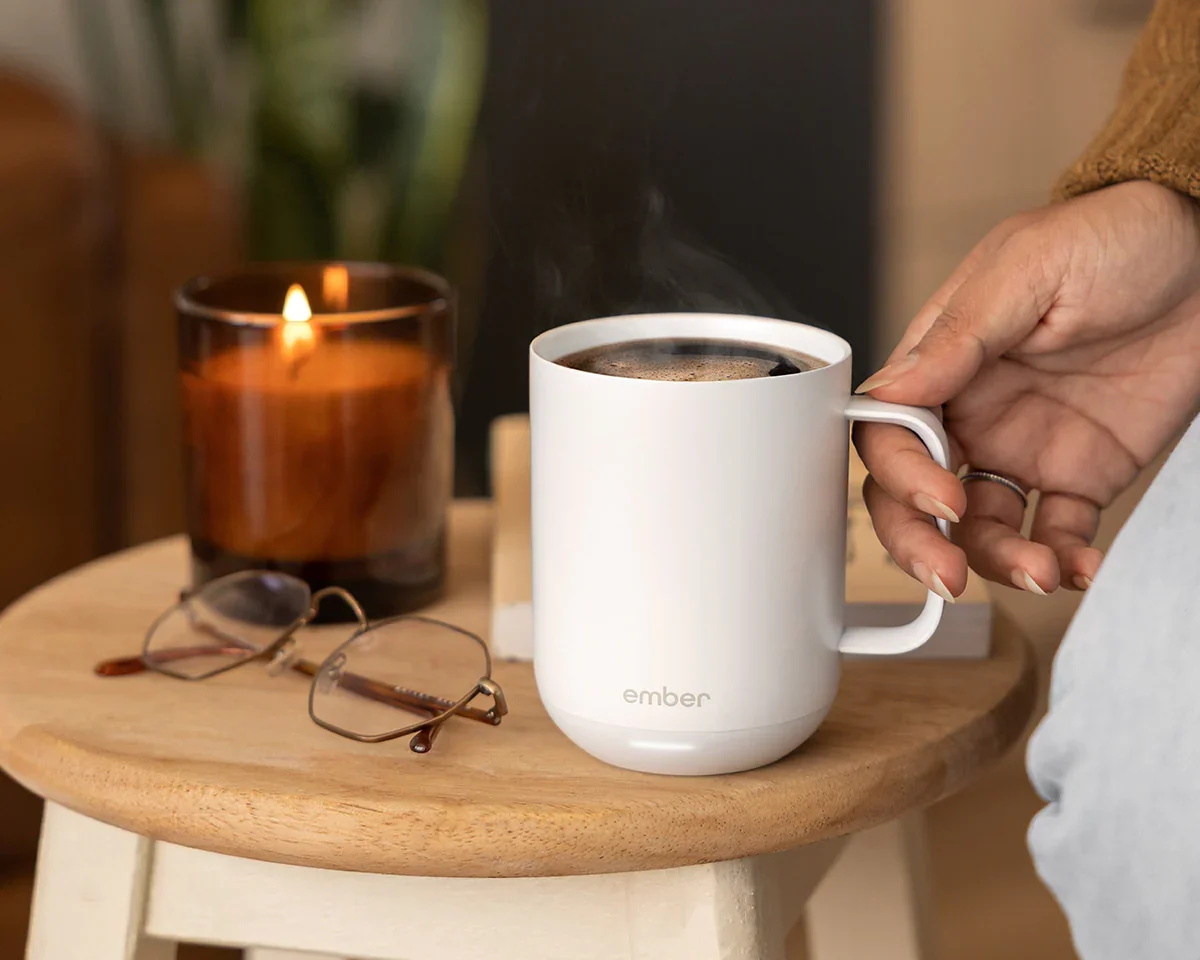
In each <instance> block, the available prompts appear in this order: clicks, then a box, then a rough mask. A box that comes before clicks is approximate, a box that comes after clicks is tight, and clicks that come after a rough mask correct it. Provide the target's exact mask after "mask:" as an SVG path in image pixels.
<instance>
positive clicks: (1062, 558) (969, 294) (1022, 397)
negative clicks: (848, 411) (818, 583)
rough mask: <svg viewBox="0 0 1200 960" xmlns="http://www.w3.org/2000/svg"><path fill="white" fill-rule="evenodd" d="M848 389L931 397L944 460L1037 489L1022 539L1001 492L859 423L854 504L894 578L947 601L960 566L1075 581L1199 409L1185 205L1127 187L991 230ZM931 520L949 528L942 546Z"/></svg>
mask: <svg viewBox="0 0 1200 960" xmlns="http://www.w3.org/2000/svg"><path fill="white" fill-rule="evenodd" d="M858 392H860V393H864V392H869V393H870V394H871V396H873V397H876V398H878V399H880V400H888V401H892V402H895V403H907V404H915V405H918V406H926V407H938V406H939V405H940V406H941V408H942V417H943V422H944V424H945V427H946V432H947V434H948V436H949V438H950V445H951V454H952V457H953V458H954V466H959V465H961V464H964V463H965V464H969V465H970V468H971V469H972V470H986V471H991V472H993V473H999V474H1003V475H1004V476H1007V477H1011V478H1012V479H1014V480H1016V481H1017V482H1018V483H1019V484H1020V485H1021V486H1023V487H1024V488H1025V489H1026V490H1034V489H1036V490H1039V491H1040V492H1041V493H1040V499H1039V500H1038V504H1037V511H1036V514H1035V516H1034V517H1033V523H1032V527H1031V530H1030V537H1029V539H1026V538H1025V537H1023V536H1022V535H1021V528H1022V523H1023V518H1024V509H1023V507H1022V503H1021V500H1020V498H1019V497H1018V496H1017V495H1016V494H1015V493H1014V492H1012V491H1011V490H1009V489H1007V488H1006V487H1003V486H1001V485H999V484H996V483H990V482H975V483H971V484H969V485H967V487H966V488H965V489H964V486H963V484H962V483H961V482H960V481H959V480H958V478H957V477H956V476H955V474H953V473H951V472H949V471H947V470H943V469H942V468H941V467H939V466H937V465H936V464H935V463H934V462H933V461H932V460H930V459H929V456H928V454H927V453H926V452H925V449H924V447H923V446H922V445H921V443H920V441H919V440H917V439H916V437H915V436H914V435H913V434H911V433H909V432H908V431H907V430H905V429H903V428H901V427H896V426H891V425H886V424H876V423H870V424H868V423H861V424H857V425H856V426H855V431H854V436H855V444H856V446H857V447H858V450H859V453H860V455H861V456H862V459H863V462H864V463H865V464H866V466H867V468H868V470H869V471H870V474H871V476H870V478H868V480H867V483H866V486H865V488H864V491H863V493H864V497H865V499H866V504H867V507H868V509H869V510H870V512H871V517H872V520H873V521H874V524H875V529H876V532H877V533H878V535H879V538H880V540H881V542H882V543H883V545H884V546H885V547H886V548H887V550H888V551H889V552H890V553H891V554H892V556H893V557H894V558H895V560H896V562H897V563H898V564H899V565H900V566H901V567H902V568H903V569H905V570H907V571H908V572H909V573H910V574H912V575H913V576H914V577H916V578H917V579H918V580H920V581H921V582H922V583H924V584H925V585H926V586H927V587H929V588H930V589H932V590H935V591H936V592H938V593H941V594H942V595H943V596H944V597H947V599H949V594H954V595H956V594H959V593H961V592H962V591H963V590H964V589H965V587H966V577H967V564H968V562H969V563H970V566H971V567H972V568H973V569H974V570H976V571H977V572H979V573H980V574H981V575H983V576H984V577H987V578H988V579H991V580H995V581H997V582H1000V583H1006V584H1012V585H1015V586H1017V587H1019V588H1021V589H1025V590H1030V591H1032V592H1035V593H1049V592H1050V591H1052V590H1055V589H1056V588H1057V587H1059V586H1060V585H1062V586H1066V587H1069V588H1074V589H1086V588H1087V586H1089V585H1090V583H1091V579H1092V578H1093V577H1094V576H1095V575H1096V571H1097V569H1098V568H1099V566H1100V561H1101V559H1102V558H1101V554H1100V551H1099V550H1097V549H1095V548H1094V547H1092V546H1091V543H1092V540H1093V538H1094V537H1095V535H1096V531H1097V527H1098V524H1099V518H1100V510H1101V508H1103V507H1106V506H1108V504H1110V503H1111V502H1112V501H1113V499H1114V498H1115V497H1116V496H1117V495H1118V494H1119V493H1120V492H1121V491H1122V490H1124V489H1125V488H1126V487H1127V486H1129V484H1130V483H1131V482H1132V481H1133V480H1134V478H1135V477H1136V476H1137V474H1138V472H1139V471H1140V470H1141V469H1142V468H1143V467H1145V466H1146V465H1147V464H1148V463H1149V462H1150V461H1151V460H1152V459H1153V458H1154V457H1155V456H1156V455H1157V454H1158V453H1160V452H1161V451H1162V450H1163V449H1164V447H1165V446H1166V445H1167V444H1168V443H1169V442H1170V441H1171V440H1172V439H1173V438H1174V436H1175V435H1176V433H1177V432H1178V430H1179V429H1180V428H1181V427H1182V426H1183V425H1184V424H1185V423H1186V422H1187V421H1188V419H1189V418H1190V417H1191V416H1193V415H1194V413H1195V411H1196V407H1197V401H1198V400H1200V207H1198V206H1197V204H1196V203H1194V202H1193V201H1192V200H1190V199H1189V198H1187V197H1185V196H1182V195H1181V194H1178V193H1175V192H1174V191H1172V190H1169V189H1167V188H1166V187H1161V186H1158V185H1156V184H1153V183H1150V182H1145V181H1136V182H1130V183H1123V184H1120V185H1117V186H1113V187H1108V188H1106V189H1104V190H1100V191H1098V192H1096V193H1092V194H1088V195H1085V196H1083V197H1080V198H1078V199H1075V200H1071V201H1068V202H1066V203H1063V204H1059V205H1056V206H1051V207H1047V208H1044V209H1041V210H1036V211H1033V212H1030V213H1027V214H1022V215H1020V216H1018V217H1014V218H1012V219H1011V220H1007V221H1005V222H1004V223H1002V224H1000V226H998V227H996V228H995V229H994V230H993V231H992V232H991V233H990V234H988V236H987V237H985V238H984V239H983V241H982V242H981V243H980V244H979V245H978V246H977V247H976V248H975V249H974V250H973V251H972V252H971V253H970V254H969V255H968V256H967V258H966V259H965V260H964V261H963V262H962V263H961V264H960V265H959V266H958V268H957V269H956V270H955V271H954V273H953V274H951V276H950V278H949V279H948V280H947V281H946V282H945V283H944V284H943V285H942V287H941V289H939V290H938V291H937V293H935V294H934V295H933V297H932V298H931V299H930V300H929V302H928V303H926V304H925V306H924V307H922V308H921V310H920V312H918V314H917V316H916V317H915V318H914V320H913V321H912V323H911V324H910V325H909V327H908V330H907V332H906V333H905V335H904V337H903V339H902V340H901V341H900V344H899V345H898V346H897V347H896V349H895V350H894V351H893V352H892V355H891V357H890V359H889V362H888V364H887V366H885V367H884V368H883V369H882V370H880V371H879V373H877V374H875V375H874V376H872V377H870V378H868V380H867V381H865V382H864V383H863V384H862V386H861V387H859V391H858ZM930 514H936V515H939V516H944V517H946V518H947V519H949V520H954V521H959V522H958V523H957V525H956V526H955V527H954V542H953V543H951V542H949V541H947V540H945V539H944V538H943V537H942V536H941V535H940V534H938V532H937V530H936V528H935V527H934V526H933V524H932V523H930V522H929V515H930ZM1147 562H1153V561H1152V560H1151V559H1150V558H1148V561H1147Z"/></svg>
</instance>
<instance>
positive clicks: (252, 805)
mask: <svg viewBox="0 0 1200 960" xmlns="http://www.w3.org/2000/svg"><path fill="white" fill-rule="evenodd" d="M998 633H999V634H1000V635H1001V636H1004V637H1005V640H1004V644H1003V646H1007V645H1009V644H1011V645H1012V646H1013V647H1014V648H1015V649H1014V650H1013V651H1012V652H1011V655H1013V656H1015V657H1017V658H1018V659H1019V661H1020V662H1019V666H1018V670H1019V675H1018V678H1017V680H1016V682H1015V683H1013V684H1012V685H1011V686H1010V687H1009V688H1008V689H1007V690H1006V692H1005V694H1004V696H1003V697H1002V698H1001V699H1000V700H999V701H998V702H997V703H996V704H994V705H993V706H991V707H990V708H989V709H987V710H985V711H981V712H980V713H979V714H978V715H977V716H975V717H973V718H972V719H971V720H970V721H968V722H967V723H965V724H964V725H963V726H962V727H961V728H960V729H958V730H956V731H954V732H953V733H952V734H951V735H950V737H949V739H950V740H952V741H954V743H955V747H956V749H955V750H954V751H952V756H953V757H956V758H961V760H962V763H961V764H953V763H947V761H946V748H945V745H944V744H945V741H942V742H941V743H940V744H927V745H925V746H923V747H922V748H921V749H919V750H918V751H916V752H915V753H913V754H908V755H906V756H905V757H904V758H903V762H904V763H905V764H906V765H909V766H913V765H915V766H918V767H919V768H922V769H921V773H922V774H923V775H913V776H911V777H910V779H911V782H912V784H913V793H912V794H911V795H906V796H905V797H904V798H903V801H902V802H901V803H899V804H898V803H897V797H896V795H895V791H894V789H892V788H889V793H888V795H887V796H884V795H882V793H881V795H880V797H879V803H878V805H876V806H873V805H872V804H871V803H869V802H868V803H864V802H863V798H862V796H861V795H859V794H855V795H853V796H852V797H849V798H848V799H847V801H846V802H845V803H843V804H842V805H840V806H834V807H832V808H830V809H829V810H827V814H828V815H827V816H826V817H824V818H823V819H822V822H821V825H820V826H819V827H818V828H817V829H815V830H814V829H795V828H792V829H789V824H788V823H787V820H788V811H787V810H786V809H784V808H779V809H776V810H775V811H772V812H771V815H770V816H769V817H767V818H765V819H763V820H761V821H755V823H756V824H757V827H758V828H757V829H756V830H754V831H753V832H750V831H744V832H740V833H739V834H738V835H737V836H730V835H728V834H726V835H725V836H724V837H723V838H722V840H720V841H718V842H717V843H714V842H713V839H712V838H713V832H712V831H711V830H707V829H701V825H703V824H704V823H705V821H706V817H707V816H708V814H707V812H706V811H705V810H704V809H703V808H702V807H701V806H700V805H695V806H692V807H689V808H688V809H687V810H686V811H685V815H683V816H675V817H673V818H670V819H668V820H665V821H664V823H670V824H671V825H672V829H671V830H669V831H665V832H666V833H668V834H670V835H671V836H672V837H673V838H675V839H674V840H673V842H671V843H670V844H668V845H667V846H666V847H663V848H656V847H655V840H656V838H655V837H652V836H647V835H645V834H642V835H640V836H639V837H637V838H636V840H635V841H634V842H632V843H630V844H629V845H628V846H627V847H626V848H625V849H622V850H617V849H612V848H611V847H610V848H608V849H583V848H581V846H580V845H579V844H577V843H574V844H573V843H568V842H560V843H554V842H553V841H554V840H555V839H556V838H555V837H554V833H555V832H556V831H557V830H561V826H562V811H561V810H560V811H558V817H556V819H554V820H553V821H546V820H541V821H539V820H537V818H536V809H534V810H532V811H531V813H530V816H529V818H528V820H529V823H528V824H527V825H526V826H527V827H528V828H529V829H527V830H524V831H523V832H521V833H519V834H518V833H513V832H512V831H511V830H510V829H505V830H501V831H499V832H498V833H497V834H496V836H495V837H494V838H491V839H492V841H493V842H489V843H481V842H480V830H479V826H480V824H485V825H486V824H511V822H512V821H513V819H514V817H513V813H512V809H513V805H512V804H511V803H506V804H499V805H496V806H495V808H490V807H489V806H488V805H487V804H479V803H472V804H470V805H469V807H470V809H469V812H468V813H467V816H466V817H465V818H462V819H461V820H458V822H457V823H452V822H450V821H448V819H447V812H448V811H447V806H446V805H445V804H442V803H408V804H407V805H406V804H405V803H404V802H403V801H404V798H395V799H393V800H392V802H391V803H390V804H389V805H387V806H381V807H368V806H365V805H363V804H362V802H361V800H359V799H355V800H353V801H350V800H349V799H348V800H347V805H346V807H345V808H344V809H343V810H341V811H340V812H339V813H338V815H336V816H335V815H333V814H332V813H331V811H330V809H329V806H330V798H329V797H325V798H323V800H322V801H321V802H319V803H313V804H312V805H311V808H310V809H309V810H308V811H307V814H308V816H307V819H306V820H305V825H306V828H308V830H309V837H310V842H309V846H308V849H306V850H303V851H298V850H297V848H296V846H295V844H294V842H289V841H288V839H287V837H288V832H287V831H286V830H285V831H283V832H282V833H280V834H278V835H277V834H274V833H272V831H271V829H270V825H271V824H273V823H278V822H280V821H294V820H296V819H297V817H298V812H297V811H298V809H300V808H302V805H303V801H302V800H301V801H299V802H298V798H297V797H295V796H286V795H278V794H272V793H270V792H267V791H264V792H262V793H259V794H256V793H255V792H254V791H247V792H246V793H245V794H242V795H239V797H238V798H237V802H236V803H230V799H231V798H230V797H229V795H225V796H220V797H218V798H217V799H218V801H219V802H214V803H213V804H212V805H211V806H208V807H207V808H205V807H204V806H203V804H202V805H201V812H202V813H205V814H207V822H208V823H209V829H210V830H211V824H212V822H213V821H217V822H220V823H222V824H224V825H225V827H226V829H225V831H223V833H222V836H228V837H229V838H230V842H228V843H221V842H217V843H214V842H213V838H212V835H211V833H209V834H206V835H205V837H204V843H203V844H200V843H197V842H196V837H195V835H194V833H193V832H192V831H189V830H188V829H186V825H184V824H180V823H178V822H173V821H172V819H171V817H170V816H169V813H170V808H169V807H168V808H166V809H165V810H164V809H163V806H162V805H161V804H158V805H155V804H154V803H153V798H154V797H155V796H156V795H158V796H161V794H160V793H159V791H161V792H169V791H171V790H172V789H178V787H179V781H178V776H177V775H176V776H172V775H171V774H170V773H169V772H168V771H166V770H164V771H161V772H159V773H158V774H157V775H156V774H151V773H148V772H147V769H146V768H145V767H141V768H139V771H138V773H139V776H138V778H137V780H136V783H131V784H128V785H127V786H125V787H124V788H123V789H117V790H115V791H113V790H103V791H97V792H93V793H91V794H89V793H86V792H83V793H81V792H80V783H79V782H78V781H77V780H74V779H72V778H70V777H68V778H66V779H65V780H60V779H58V778H55V777H54V776H53V770H54V768H53V767H50V768H47V766H46V764H45V762H44V758H45V757H46V756H53V755H56V754H58V755H62V754H64V753H66V752H71V751H74V752H87V753H90V754H91V755H93V756H96V755H98V754H99V753H102V751H100V752H98V751H81V748H79V747H78V746H77V745H76V744H74V743H70V742H66V741H63V740H61V739H59V738H56V737H53V736H50V735H48V734H46V733H45V731H44V730H41V729H39V728H36V727H29V728H25V729H24V730H22V731H21V732H20V734H19V735H18V736H17V737H15V738H14V737H12V736H11V733H10V732H8V731H3V730H0V767H2V768H3V769H4V770H5V771H6V772H7V773H8V774H9V775H10V776H12V777H13V778H14V779H15V780H17V782H19V783H20V784H21V785H22V786H24V787H25V788H26V789H28V790H31V791H32V792H33V793H36V794H38V795H39V796H41V797H43V798H45V799H47V800H50V801H52V802H54V803H57V804H59V805H61V806H64V807H66V808H68V809H71V810H74V811H75V812H77V813H81V814H83V815H85V816H89V817H92V818H93V819H96V820H100V821H103V822H105V823H109V824H111V825H113V826H116V827H120V828H122V829H126V830H129V831H131V832H136V833H138V834H140V835H142V836H146V837H148V838H150V839H152V840H156V841H162V842H167V843H172V844H176V845H179V846H184V847H195V848H197V849H204V850H209V851H212V852H215V853H222V854H227V855H229V856H236V857H243V858H246V857H252V858H253V859H260V860H266V861H269V862H276V863H285V864H294V865H298V866H306V867H319V868H324V869H332V870H343V871H350V872H356V873H378V874H397V875H406V876H437V877H476V878H502V877H556V876H581V875H594V874H605V873H622V872H630V871H641V870H653V869H667V868H672V867H684V866H691V865H696V864H702V863H711V862H715V861H722V860H734V859H739V858H742V857H749V856H755V855H759V854H764V853H773V852H776V851H779V850H784V849H790V848H793V847H796V846H801V845H804V844H808V843H815V842H817V841H819V840H824V839H829V838H833V837H838V836H842V835H845V834H847V833H852V832H855V831H858V830H861V829H865V828H867V827H871V826H875V825H877V824H879V823H882V822H886V821H888V820H891V819H893V818H894V817H896V816H898V815H899V813H902V812H904V811H907V810H915V809H919V808H922V807H925V806H928V805H929V804H932V803H934V802H936V801H937V800H939V799H942V798H943V797H945V796H948V795H949V794H951V793H953V792H955V791H956V790H958V789H960V788H961V787H963V786H965V785H966V784H967V783H968V782H969V781H970V780H971V779H973V778H974V777H975V776H976V775H977V774H978V773H979V772H980V771H981V770H982V769H985V768H986V767H988V766H991V765H992V764H994V763H995V762H996V761H997V760H998V759H999V758H1000V757H1001V756H1002V755H1003V754H1005V753H1006V752H1007V751H1008V750H1009V749H1011V747H1012V746H1013V745H1014V744H1015V743H1016V742H1017V741H1018V740H1020V738H1021V736H1022V734H1023V732H1024V730H1025V727H1026V726H1027V725H1028V721H1029V718H1030V717H1031V716H1032V713H1033V709H1034V703H1035V697H1036V690H1037V683H1036V668H1035V660H1034V657H1033V654H1032V651H1031V649H1030V647H1029V644H1028V641H1027V640H1026V639H1025V638H1024V637H1023V636H1022V635H1021V634H1020V632H1019V631H1017V630H1016V629H1015V628H1012V627H1009V628H1008V629H1001V630H999V631H998ZM1000 649H1002V647H1001V648H1000ZM35 757H40V758H42V759H41V762H37V763H35V762H34V761H33V758H35ZM104 762H105V763H106V764H107V765H108V766H109V768H110V769H111V770H112V771H119V770H120V769H121V765H120V763H119V758H114V757H112V756H108V757H107V758H106V760H105V761H104ZM783 762H786V761H783ZM72 766H73V765H72ZM939 768H940V769H939ZM860 770H865V771H867V772H869V771H870V766H869V765H868V766H867V767H864V768H860ZM735 776H736V775H735ZM109 783H114V780H113V779H110V780H109V781H107V782H106V785H107V784H109ZM114 796H118V797H126V796H130V797H140V798H145V799H147V801H148V802H147V804H146V806H138V805H137V804H132V805H131V804H125V805H120V806H114V805H113V802H112V798H113V797H114ZM106 801H107V802H106ZM190 802H192V803H196V802H197V801H196V799H195V798H192V799H191V801H190ZM460 806H463V807H466V806H467V805H460ZM248 810H253V814H252V815H249V814H248V813H247V811H248ZM624 815H625V808H624V807H623V806H618V807H613V806H612V805H611V804H609V805H604V804H600V803H598V804H597V805H596V806H595V807H585V806H583V805H579V806H578V816H579V817H582V818H586V819H587V820H588V821H589V822H590V823H594V822H600V821H602V820H603V819H604V818H606V817H608V818H616V819H618V820H619V819H621V818H622V817H623V816H624ZM345 816H352V817H354V818H355V819H356V820H357V821H358V822H370V821H374V822H373V823H371V825H370V829H369V830H368V831H367V832H368V833H372V832H374V831H384V830H388V829H394V828H395V826H396V824H397V822H398V821H400V820H404V821H406V823H405V829H406V830H407V831H408V832H410V833H413V834H414V835H417V836H419V835H421V831H423V830H424V831H429V835H431V836H432V835H434V834H436V833H440V835H441V842H442V843H444V842H445V839H446V834H445V831H447V830H453V831H454V832H459V833H462V834H463V835H464V838H466V837H467V835H468V834H469V835H470V842H469V843H467V844H466V848H473V849H474V852H473V855H463V854H461V853H460V854H459V856H457V857H456V858H455V859H454V860H453V861H445V860H439V859H438V858H437V857H435V856H432V855H429V854H426V853H424V852H423V851H422V850H421V849H419V848H414V849H413V850H412V851H411V852H409V853H408V854H407V855H397V854H396V851H395V850H394V849H393V850H392V851H391V853H390V854H389V855H386V856H373V855H372V852H371V851H370V850H354V851H353V852H351V850H349V849H348V847H347V843H346V841H345V839H344V838H345V837H346V834H345V833H344V830H345V824H344V817H345ZM302 819H303V818H302ZM414 821H415V823H414ZM693 826H695V827H696V829H695V831H694V833H695V835H697V836H702V837H703V838H704V841H703V847H704V849H703V851H700V850H699V849H695V848H692V847H689V846H687V845H686V844H680V843H679V842H678V838H679V836H681V835H682V836H684V837H690V836H692V835H693V830H692V829H691V828H692V827H693ZM250 830H252V831H253V833H254V840H253V856H252V854H251V852H250V851H249V850H248V846H249V844H247V843H246V842H245V841H243V842H240V843H239V842H236V840H235V839H234V838H238V837H240V836H242V835H243V834H244V833H245V832H246V831H250ZM602 832H605V833H606V832H607V831H602ZM484 833H486V830H485V831H484ZM718 833H719V831H718ZM319 837H327V838H328V839H326V840H319V839H316V838H319ZM557 839H559V840H560V841H568V840H570V837H568V836H567V835H566V834H562V835H561V836H559V837H558V838H557ZM460 849H464V847H462V846H460ZM548 849H549V850H552V851H556V852H555V853H553V854H551V855H547V850H548Z"/></svg>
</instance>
